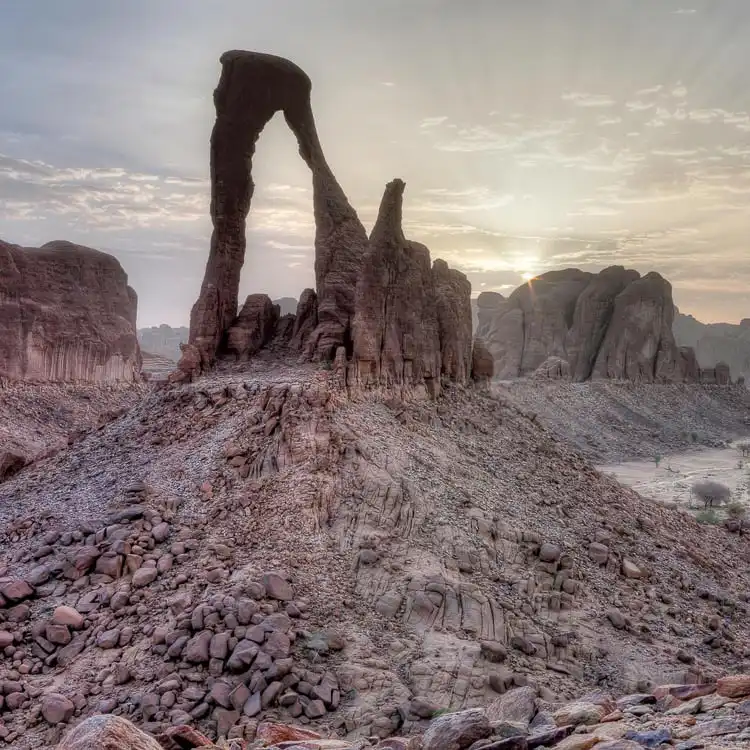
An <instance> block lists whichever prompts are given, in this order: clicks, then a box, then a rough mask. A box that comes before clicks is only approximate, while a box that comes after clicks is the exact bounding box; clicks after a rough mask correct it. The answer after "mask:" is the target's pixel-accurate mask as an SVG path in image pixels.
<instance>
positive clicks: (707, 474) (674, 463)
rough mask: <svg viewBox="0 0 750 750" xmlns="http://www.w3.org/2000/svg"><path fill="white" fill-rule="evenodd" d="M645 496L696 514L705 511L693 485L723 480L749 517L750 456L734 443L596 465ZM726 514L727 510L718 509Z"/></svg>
mask: <svg viewBox="0 0 750 750" xmlns="http://www.w3.org/2000/svg"><path fill="white" fill-rule="evenodd" d="M597 468H598V469H599V471H601V472H602V473H604V474H610V475H613V476H615V477H616V479H617V480H618V481H619V482H620V483H621V484H624V485H627V486H628V487H632V488H633V489H634V490H636V491H637V492H638V493H639V494H641V495H642V496H643V497H646V498H650V499H652V500H655V501H656V502H658V503H662V504H664V505H667V506H671V507H682V508H685V509H687V510H690V511H691V512H693V513H699V512H700V511H702V510H703V503H702V502H699V501H698V500H697V499H696V498H693V497H691V491H690V490H691V487H692V486H693V485H694V484H695V483H696V482H699V481H701V480H704V479H710V480H712V481H715V482H721V483H722V484H725V485H726V486H727V487H729V488H730V489H731V490H732V499H731V501H730V502H740V503H742V504H744V505H745V506H747V507H748V515H749V516H750V459H748V458H743V457H742V454H741V453H740V451H738V450H737V448H736V447H735V444H734V443H733V444H732V446H731V447H729V448H713V449H703V450H701V449H693V450H689V451H684V452H682V453H674V454H672V455H666V456H663V457H662V458H661V460H660V461H659V464H658V466H657V464H656V461H655V460H653V459H652V460H637V461H626V462H624V463H619V464H604V465H601V466H597ZM719 516H720V517H724V512H723V511H721V510H720V511H719Z"/></svg>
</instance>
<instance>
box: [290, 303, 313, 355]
mask: <svg viewBox="0 0 750 750" xmlns="http://www.w3.org/2000/svg"><path fill="white" fill-rule="evenodd" d="M317 327H318V295H317V294H316V293H315V290H314V289H305V291H304V292H302V294H301V295H300V298H299V302H298V303H297V313H296V315H295V316H294V326H293V329H292V341H291V345H292V348H293V349H294V350H296V351H298V352H302V351H305V349H306V346H307V342H308V341H309V340H310V337H311V336H312V334H313V332H314V331H315V329H316V328H317Z"/></svg>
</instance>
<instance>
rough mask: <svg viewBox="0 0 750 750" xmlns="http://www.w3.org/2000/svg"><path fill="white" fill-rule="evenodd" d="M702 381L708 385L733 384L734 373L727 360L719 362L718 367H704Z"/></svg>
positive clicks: (701, 375)
mask: <svg viewBox="0 0 750 750" xmlns="http://www.w3.org/2000/svg"><path fill="white" fill-rule="evenodd" d="M700 382H701V383H706V384H707V385H731V383H732V373H731V371H730V369H729V365H728V364H727V363H726V362H718V363H717V365H716V367H702V368H701V370H700Z"/></svg>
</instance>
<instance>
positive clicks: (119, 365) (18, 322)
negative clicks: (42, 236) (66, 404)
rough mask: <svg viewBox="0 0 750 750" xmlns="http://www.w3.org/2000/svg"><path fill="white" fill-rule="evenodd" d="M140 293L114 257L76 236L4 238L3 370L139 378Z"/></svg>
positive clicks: (42, 376) (0, 271) (50, 376)
mask: <svg viewBox="0 0 750 750" xmlns="http://www.w3.org/2000/svg"><path fill="white" fill-rule="evenodd" d="M137 306H138V305H137V297H136V294H135V292H134V291H133V290H132V289H131V288H130V287H129V286H128V277H127V276H126V274H125V272H124V271H123V270H122V267H121V266H120V264H119V263H118V262H117V260H116V259H115V258H113V257H112V256H110V255H107V254H106V253H101V252H99V251H98V250H92V249H91V248H89V247H83V246H81V245H74V244H72V243H70V242H59V241H58V242H48V243H47V244H46V245H44V246H43V247H41V248H22V247H19V246H18V245H9V244H8V243H6V242H2V241H0V377H4V378H12V379H14V380H28V381H35V382H49V381H57V382H60V381H68V382H71V381H79V382H80V381H85V382H97V383H101V382H114V381H125V382H133V381H135V380H137V379H138V374H139V372H140V368H141V358H140V351H139V348H138V341H137V339H136V331H135V327H136V322H135V321H136V313H137Z"/></svg>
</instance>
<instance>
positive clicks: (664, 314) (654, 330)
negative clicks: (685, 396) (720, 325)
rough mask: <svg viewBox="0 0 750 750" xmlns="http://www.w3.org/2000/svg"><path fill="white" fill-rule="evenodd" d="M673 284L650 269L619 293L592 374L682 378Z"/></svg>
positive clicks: (641, 379)
mask: <svg viewBox="0 0 750 750" xmlns="http://www.w3.org/2000/svg"><path fill="white" fill-rule="evenodd" d="M673 318H674V303H673V302H672V287H671V285H670V284H669V282H668V281H666V279H664V278H662V277H661V276H660V275H659V274H658V273H653V272H652V273H648V274H646V276H644V277H643V278H639V279H636V280H635V281H632V282H631V283H630V284H628V285H627V286H626V287H625V289H624V290H623V291H622V292H621V293H620V294H618V295H617V297H616V299H615V304H614V308H613V312H612V319H611V321H610V323H609V326H608V327H607V333H606V335H605V337H604V340H603V342H602V345H601V348H600V349H599V353H598V355H597V358H596V363H595V364H594V369H593V372H592V374H593V376H594V377H602V378H614V379H621V380H633V381H638V382H647V383H649V382H654V381H657V382H664V381H667V382H679V381H680V380H682V379H683V378H682V373H680V372H679V362H680V361H681V357H679V352H678V349H677V344H676V343H675V340H674V336H673V334H672V321H673Z"/></svg>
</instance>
